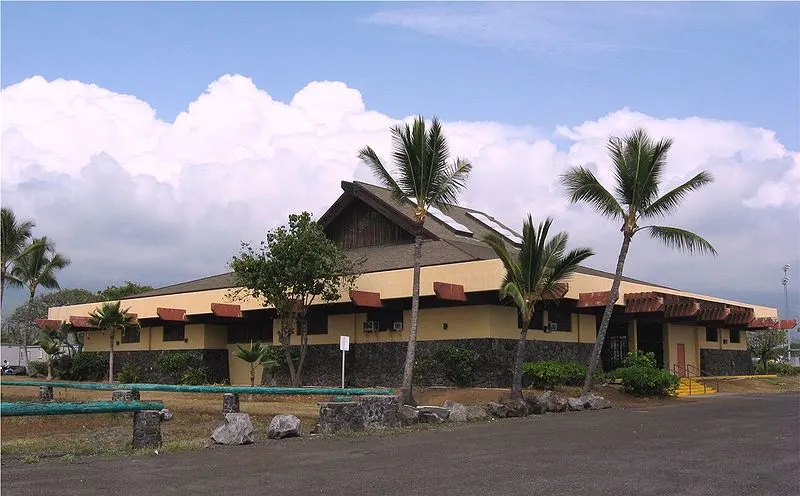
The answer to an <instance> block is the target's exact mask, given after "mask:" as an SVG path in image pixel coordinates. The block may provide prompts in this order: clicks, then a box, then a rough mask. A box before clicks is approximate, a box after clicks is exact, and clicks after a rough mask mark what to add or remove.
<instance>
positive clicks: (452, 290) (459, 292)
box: [433, 281, 467, 301]
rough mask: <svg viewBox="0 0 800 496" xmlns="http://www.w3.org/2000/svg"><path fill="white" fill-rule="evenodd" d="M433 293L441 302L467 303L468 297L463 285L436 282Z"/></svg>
mask: <svg viewBox="0 0 800 496" xmlns="http://www.w3.org/2000/svg"><path fill="white" fill-rule="evenodd" d="M433 292H434V293H436V297H437V298H439V299H440V300H450V301H467V295H466V294H465V293H464V286H463V285H462V284H450V283H446V282H439V281H437V282H434V283H433Z"/></svg>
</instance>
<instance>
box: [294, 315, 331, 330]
mask: <svg viewBox="0 0 800 496" xmlns="http://www.w3.org/2000/svg"><path fill="white" fill-rule="evenodd" d="M306 320H307V321H308V335H309V336H321V335H325V334H328V314H327V313H326V312H324V311H323V310H317V309H308V310H307V311H306ZM301 325H302V324H301V322H300V319H299V318H298V319H297V334H298V335H299V334H300V333H301V332H302V327H301Z"/></svg>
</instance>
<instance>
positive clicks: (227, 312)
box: [211, 303, 242, 318]
mask: <svg viewBox="0 0 800 496" xmlns="http://www.w3.org/2000/svg"><path fill="white" fill-rule="evenodd" d="M211 313H213V314H214V315H216V316H217V317H235V318H240V317H241V316H242V307H241V305H232V304H229V303H212V304H211Z"/></svg>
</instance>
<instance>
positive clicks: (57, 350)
mask: <svg viewBox="0 0 800 496" xmlns="http://www.w3.org/2000/svg"><path fill="white" fill-rule="evenodd" d="M36 344H38V345H39V346H40V347H41V348H42V351H44V352H45V353H46V354H47V380H48V381H50V380H52V379H53V358H55V357H57V356H58V355H60V354H61V343H59V342H58V340H56V339H55V338H53V337H51V336H46V337H42V338H39V340H37V341H36Z"/></svg>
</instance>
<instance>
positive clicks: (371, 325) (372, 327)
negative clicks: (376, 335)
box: [364, 320, 380, 332]
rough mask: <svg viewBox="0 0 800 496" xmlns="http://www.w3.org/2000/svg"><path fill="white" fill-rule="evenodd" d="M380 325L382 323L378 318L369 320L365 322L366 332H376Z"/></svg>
mask: <svg viewBox="0 0 800 496" xmlns="http://www.w3.org/2000/svg"><path fill="white" fill-rule="evenodd" d="M379 327H380V323H379V322H378V321H377V320H368V321H366V322H364V332H375V331H377V330H378V329H379Z"/></svg>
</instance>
